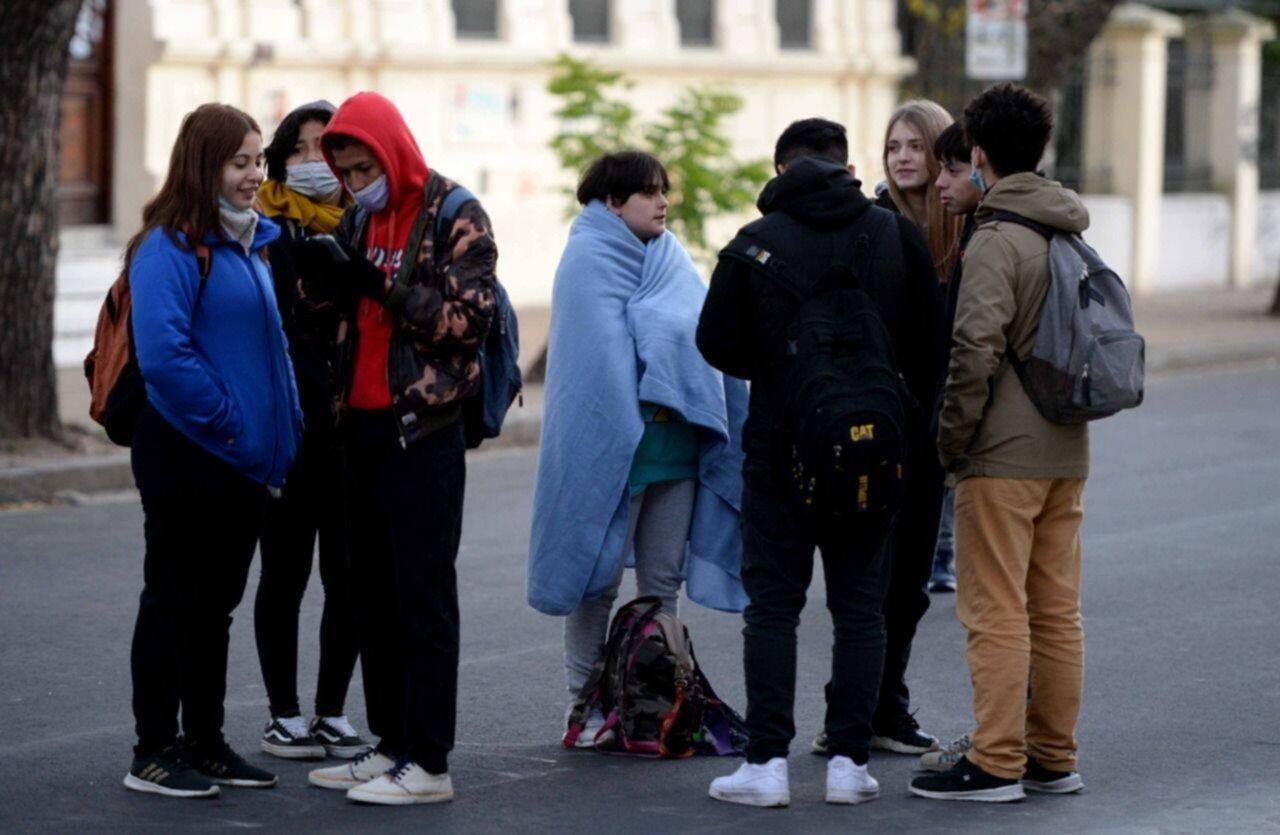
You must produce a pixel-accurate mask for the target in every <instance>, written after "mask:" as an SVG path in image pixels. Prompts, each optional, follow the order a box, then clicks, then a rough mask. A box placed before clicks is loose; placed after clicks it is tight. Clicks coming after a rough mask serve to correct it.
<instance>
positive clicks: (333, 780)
mask: <svg viewBox="0 0 1280 835" xmlns="http://www.w3.org/2000/svg"><path fill="white" fill-rule="evenodd" d="M372 779H373V778H372V777H370V778H369V780H372ZM369 780H351V779H342V778H338V777H317V776H316V775H314V774H308V775H307V782H308V783H310V784H311V785H313V786H318V787H319V788H322V789H333V790H334V791H343V792H345V791H350V790H351V789H354V788H355V787H356V786H362V785H364V784H365V783H367V782H369Z"/></svg>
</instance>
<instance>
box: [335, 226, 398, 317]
mask: <svg viewBox="0 0 1280 835" xmlns="http://www.w3.org/2000/svg"><path fill="white" fill-rule="evenodd" d="M338 245H339V246H341V247H342V251H343V252H345V253H346V254H347V261H346V263H340V264H338V265H337V267H338V270H339V279H338V280H339V281H342V282H344V283H345V284H346V285H347V286H348V287H349V288H350V289H351V291H352V292H354V293H355V294H356V295H360V296H366V297H368V298H370V299H373V300H374V301H379V302H380V301H382V300H383V299H385V298H386V297H387V295H388V294H389V293H390V290H391V288H390V287H389V286H388V284H387V274H386V273H384V272H383V271H382V270H381V269H379V268H378V267H375V266H374V265H373V262H371V261H370V260H369V259H368V258H365V257H364V255H363V254H362V253H360V252H357V251H356V248H355V247H353V246H352V245H351V244H349V243H347V242H346V241H338Z"/></svg>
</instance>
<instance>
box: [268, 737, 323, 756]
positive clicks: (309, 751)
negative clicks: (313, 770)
mask: <svg viewBox="0 0 1280 835" xmlns="http://www.w3.org/2000/svg"><path fill="white" fill-rule="evenodd" d="M326 748H327V746H324V745H283V744H277V743H275V742H268V741H267V740H265V739H264V740H262V750H263V751H265V752H266V753H268V754H270V755H271V756H273V757H279V758H280V759H282V760H323V759H324V752H325V749H326Z"/></svg>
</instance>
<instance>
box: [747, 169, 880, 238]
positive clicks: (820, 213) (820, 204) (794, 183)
mask: <svg viewBox="0 0 1280 835" xmlns="http://www.w3.org/2000/svg"><path fill="white" fill-rule="evenodd" d="M870 205H871V201H870V200H868V199H867V196H866V195H865V194H863V193H862V183H861V182H859V181H858V179H857V178H856V177H854V176H853V175H852V174H850V173H849V169H848V168H847V167H845V166H843V165H841V164H840V163H838V162H833V161H832V160H828V159H822V158H820V157H797V158H796V159H794V160H792V161H791V162H790V163H789V164H788V165H787V170H786V171H785V172H784V173H782V174H779V175H778V176H777V177H774V178H773V179H772V180H770V181H769V182H768V183H767V184H765V187H764V190H763V191H762V192H760V199H759V200H757V201H756V206H757V207H758V208H759V209H760V212H761V213H762V214H769V213H770V212H786V213H787V214H789V215H791V216H792V217H793V218H795V219H796V220H798V221H800V222H801V223H803V224H805V225H806V226H811V227H814V228H818V229H838V228H840V227H842V226H847V225H848V224H850V223H852V222H853V221H854V220H856V219H857V218H858V216H859V215H861V214H862V213H863V212H864V211H866V208H867V207H868V206H870Z"/></svg>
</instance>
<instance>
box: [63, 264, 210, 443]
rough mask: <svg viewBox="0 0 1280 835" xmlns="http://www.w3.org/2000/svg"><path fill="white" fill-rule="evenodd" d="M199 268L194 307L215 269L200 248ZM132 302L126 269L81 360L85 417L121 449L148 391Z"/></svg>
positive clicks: (104, 305)
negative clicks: (85, 384)
mask: <svg viewBox="0 0 1280 835" xmlns="http://www.w3.org/2000/svg"><path fill="white" fill-rule="evenodd" d="M195 253H196V262H197V263H198V264H199V267H200V289H199V290H198V291H197V294H196V303H197V304H199V302H200V296H201V295H203V294H204V285H205V282H206V281H207V280H208V278H209V269H210V268H211V267H212V266H213V256H212V254H211V253H210V252H209V247H207V246H205V245H204V244H196V246H195ZM132 312H133V296H132V294H131V293H130V291H129V268H128V266H127V265H126V266H125V268H124V270H123V271H121V273H120V275H119V276H118V277H117V278H116V280H115V283H113V284H112V285H111V289H110V290H108V291H107V298H106V299H105V300H104V301H103V302H102V309H101V310H100V311H98V326H97V328H95V329H94V332H93V348H92V349H91V350H90V351H89V354H88V355H87V356H86V357H85V358H84V376H85V378H86V379H87V380H88V381H89V417H91V418H93V419H94V421H96V422H97V423H100V424H102V427H103V428H104V429H106V430H107V437H108V438H110V439H111V440H112V441H114V442H115V443H117V444H119V445H120V446H129V445H130V444H131V443H133V427H134V424H135V423H137V421H138V415H139V414H140V413H141V412H142V407H143V406H144V405H145V404H146V402H147V390H146V387H145V386H144V385H143V382H142V371H141V370H140V369H139V368H138V357H137V355H136V354H135V353H134V350H133V320H132V315H131V314H132Z"/></svg>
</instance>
